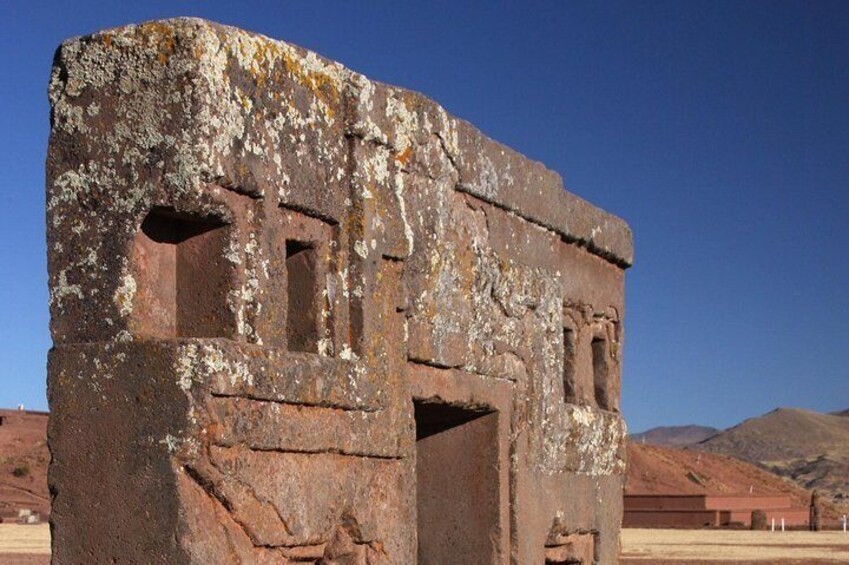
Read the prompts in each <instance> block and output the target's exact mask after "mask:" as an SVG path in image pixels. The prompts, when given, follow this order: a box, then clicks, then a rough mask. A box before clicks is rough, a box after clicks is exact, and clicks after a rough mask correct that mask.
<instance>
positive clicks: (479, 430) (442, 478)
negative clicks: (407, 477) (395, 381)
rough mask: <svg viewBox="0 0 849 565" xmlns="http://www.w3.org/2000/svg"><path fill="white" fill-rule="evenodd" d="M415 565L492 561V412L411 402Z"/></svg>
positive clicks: (495, 514) (495, 480) (495, 521)
mask: <svg viewBox="0 0 849 565" xmlns="http://www.w3.org/2000/svg"><path fill="white" fill-rule="evenodd" d="M414 406H415V420H416V500H417V517H418V563H419V565H444V564H445V563H451V564H453V565H477V564H479V563H494V562H496V561H497V559H498V553H497V551H498V550H497V547H496V540H498V539H499V532H498V527H499V475H498V469H499V461H498V453H499V445H498V413H497V412H479V411H472V410H466V409H464V408H461V407H458V406H453V405H450V404H439V403H430V402H418V401H417V402H415V403H414Z"/></svg>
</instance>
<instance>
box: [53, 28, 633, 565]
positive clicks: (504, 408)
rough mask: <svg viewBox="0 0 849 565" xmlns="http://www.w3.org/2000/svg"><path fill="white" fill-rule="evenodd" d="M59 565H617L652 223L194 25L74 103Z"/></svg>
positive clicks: (73, 71) (127, 40)
mask: <svg viewBox="0 0 849 565" xmlns="http://www.w3.org/2000/svg"><path fill="white" fill-rule="evenodd" d="M50 102H51V106H52V114H51V124H52V131H51V137H50V148H49V155H48V166H47V169H48V174H47V211H48V218H47V226H48V254H49V270H50V308H51V331H52V336H53V342H54V348H53V350H52V351H51V353H50V360H49V399H50V407H51V416H50V431H49V441H50V449H51V452H52V456H53V460H52V464H51V467H50V488H51V492H52V496H53V512H52V514H51V522H52V528H53V530H52V531H53V559H54V563H62V564H69V563H111V562H122V563H123V562H127V563H169V564H178V563H197V564H201V563H203V564H207V563H222V564H224V563H290V562H291V563H295V562H297V563H304V562H307V563H369V564H377V563H381V564H384V563H385V564H398V565H409V564H411V563H415V562H416V561H418V563H422V564H447V563H451V564H479V563H499V564H500V563H513V564H529V563H543V562H545V560H546V559H549V561H551V562H558V561H557V560H558V559H559V560H563V559H568V560H571V561H569V562H574V561H575V560H578V561H580V562H584V563H589V562H591V561H592V560H595V561H597V562H599V563H614V562H615V561H616V559H617V557H616V556H617V546H618V533H619V523H620V519H621V516H622V482H623V472H624V461H623V457H624V445H623V440H624V435H625V428H624V423H623V420H622V417H621V415H620V413H619V390H620V386H619V378H620V377H619V374H620V373H619V368H620V362H621V359H620V355H621V346H622V316H623V312H624V310H623V285H624V270H625V269H626V268H627V267H628V266H629V265H630V264H631V261H632V241H631V234H630V231H629V229H628V227H627V226H626V224H625V223H624V222H623V221H621V220H620V219H618V218H616V217H613V216H611V215H609V214H607V213H605V212H603V211H601V210H599V209H598V208H595V207H593V206H592V205H590V204H588V203H587V202H585V201H583V200H581V199H580V198H578V197H576V196H574V195H572V194H570V193H568V192H566V191H565V190H564V189H563V186H562V182H561V180H560V177H559V176H558V175H557V174H555V173H553V172H551V171H549V170H547V169H545V168H544V167H543V166H542V165H540V164H539V163H535V162H532V161H529V160H528V159H526V158H524V157H522V156H521V155H519V154H517V153H516V152H514V151H512V150H510V149H508V148H507V147H504V146H502V145H499V144H498V143H496V142H494V141H492V140H490V139H488V138H486V137H485V136H483V135H482V134H481V133H480V132H479V131H477V130H476V129H474V128H473V127H472V126H471V125H469V124H468V123H466V122H463V121H461V120H458V119H456V118H453V117H451V116H450V115H448V114H447V113H446V112H445V110H443V109H442V108H441V107H440V106H438V105H437V104H435V103H434V102H432V101H431V100H428V99H427V98H425V97H423V96H421V95H419V94H416V93H414V92H409V91H406V90H402V89H399V88H395V87H391V86H387V85H384V84H379V83H375V82H372V81H369V80H368V79H366V78H365V77H363V76H362V75H359V74H357V73H354V72H352V71H350V70H348V69H346V68H344V67H342V66H341V65H339V64H337V63H334V62H332V61H328V60H325V59H323V58H321V57H319V56H318V55H316V54H315V53H311V52H309V51H305V50H303V49H301V48H298V47H295V46H292V45H289V44H286V43H282V42H278V41H273V40H270V39H268V38H265V37H262V36H259V35H255V34H251V33H247V32H244V31H240V30H237V29H233V28H228V27H223V26H220V25H216V24H211V23H208V22H204V21H200V20H192V19H176V20H168V21H161V22H152V23H147V24H143V25H137V26H127V27H122V28H118V29H114V30H110V31H104V32H101V33H96V34H94V35H91V36H88V37H82V38H76V39H72V40H69V41H67V42H65V43H64V44H63V45H62V46H61V47H60V48H59V51H58V52H57V54H56V58H55V63H54V67H53V74H52V78H51V83H50Z"/></svg>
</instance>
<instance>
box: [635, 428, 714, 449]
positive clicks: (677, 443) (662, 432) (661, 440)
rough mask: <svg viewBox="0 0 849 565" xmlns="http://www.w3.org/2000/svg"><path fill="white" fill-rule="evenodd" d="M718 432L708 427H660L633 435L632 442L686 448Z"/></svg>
mask: <svg viewBox="0 0 849 565" xmlns="http://www.w3.org/2000/svg"><path fill="white" fill-rule="evenodd" d="M718 431H719V430H717V429H716V428H711V427H708V426H660V427H657V428H652V429H650V430H648V431H645V432H642V433H639V434H634V435H632V436H631V441H633V442H634V443H648V444H650V445H660V446H663V447H686V446H688V445H693V444H696V443H699V442H701V441H704V440H706V439H707V438H709V437H711V436H713V435H714V434H716V433H717V432H718Z"/></svg>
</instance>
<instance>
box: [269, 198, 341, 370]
mask: <svg viewBox="0 0 849 565" xmlns="http://www.w3.org/2000/svg"><path fill="white" fill-rule="evenodd" d="M280 213H281V219H282V227H283V237H282V238H281V240H280V244H281V247H284V248H283V249H281V250H280V252H281V254H285V259H284V261H283V263H284V265H285V268H284V271H285V272H284V277H285V281H281V282H282V285H281V286H282V289H281V290H284V293H285V305H284V306H285V307H284V308H283V310H284V311H285V312H286V320H285V324H284V325H285V332H284V333H285V338H286V349H287V350H288V351H291V352H299V353H319V352H320V351H319V344H320V343H321V342H322V341H323V340H324V341H325V343H326V344H328V347H329V349H325V350H324V351H322V353H326V354H332V353H333V349H332V347H333V346H332V344H333V342H334V339H333V334H334V328H333V325H334V323H335V317H334V315H333V314H334V312H335V311H336V310H337V308H334V306H335V304H336V302H337V300H339V297H338V296H337V293H336V292H335V289H336V287H335V285H334V284H331V283H333V282H335V280H336V279H335V278H334V277H332V276H331V269H332V268H333V261H332V260H331V258H332V255H333V254H332V249H333V247H334V234H335V229H334V226H333V225H331V224H329V223H327V222H325V221H324V220H321V219H319V218H315V217H312V216H308V215H307V214H305V213H303V212H299V211H295V210H290V209H288V208H284V207H281V208H280Z"/></svg>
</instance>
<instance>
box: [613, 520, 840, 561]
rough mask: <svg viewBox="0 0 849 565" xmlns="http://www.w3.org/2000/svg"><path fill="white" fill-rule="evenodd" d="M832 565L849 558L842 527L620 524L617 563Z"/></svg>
mask: <svg viewBox="0 0 849 565" xmlns="http://www.w3.org/2000/svg"><path fill="white" fill-rule="evenodd" d="M728 563H736V564H746V565H756V564H757V565H767V564H771V565H834V564H836V563H849V534H844V533H843V532H775V533H773V532H752V531H729V530H660V529H651V530H650V529H637V528H628V529H623V530H622V559H621V565H684V564H686V565H727V564H728Z"/></svg>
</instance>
